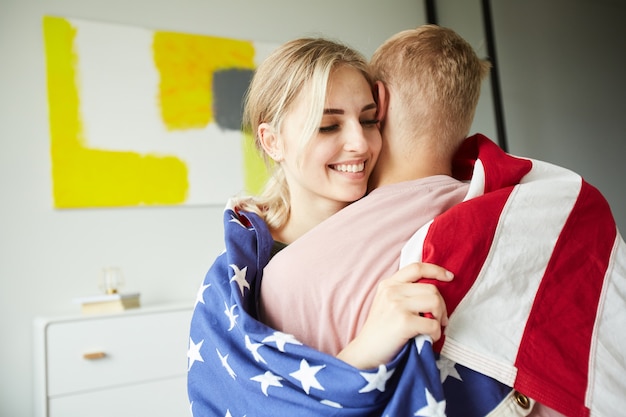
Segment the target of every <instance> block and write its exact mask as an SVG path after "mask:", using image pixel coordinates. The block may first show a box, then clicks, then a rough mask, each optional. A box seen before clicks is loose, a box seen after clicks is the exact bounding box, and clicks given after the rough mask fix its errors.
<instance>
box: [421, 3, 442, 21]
mask: <svg viewBox="0 0 626 417" xmlns="http://www.w3.org/2000/svg"><path fill="white" fill-rule="evenodd" d="M424 4H425V6H426V23H429V24H431V25H438V24H439V23H437V8H436V7H435V0H425V1H424Z"/></svg>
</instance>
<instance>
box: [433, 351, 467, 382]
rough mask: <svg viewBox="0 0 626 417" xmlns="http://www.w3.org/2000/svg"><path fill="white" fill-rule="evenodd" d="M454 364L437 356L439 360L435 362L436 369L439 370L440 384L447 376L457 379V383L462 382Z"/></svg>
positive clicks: (443, 357)
mask: <svg viewBox="0 0 626 417" xmlns="http://www.w3.org/2000/svg"><path fill="white" fill-rule="evenodd" d="M454 365H456V363H455V362H453V361H451V360H450V359H448V358H446V357H445V356H439V360H437V368H439V376H440V378H441V382H444V381H445V380H446V379H447V378H448V377H449V376H451V377H453V378H456V379H458V380H459V381H463V378H461V375H460V374H459V371H457V369H456V367H455V366H454Z"/></svg>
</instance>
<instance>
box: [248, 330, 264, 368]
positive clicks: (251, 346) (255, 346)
mask: <svg viewBox="0 0 626 417" xmlns="http://www.w3.org/2000/svg"><path fill="white" fill-rule="evenodd" d="M244 339H245V341H246V349H248V350H249V351H250V353H252V357H253V358H254V360H255V361H257V362H261V363H267V362H265V359H263V356H261V354H260V353H259V348H260V347H261V346H263V344H262V343H252V341H251V340H250V336H248V335H246V336H245V338H244Z"/></svg>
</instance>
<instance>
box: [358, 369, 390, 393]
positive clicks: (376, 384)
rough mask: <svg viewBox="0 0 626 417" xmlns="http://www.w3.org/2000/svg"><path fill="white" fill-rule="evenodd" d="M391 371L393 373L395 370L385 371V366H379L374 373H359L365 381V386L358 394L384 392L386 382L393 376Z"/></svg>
mask: <svg viewBox="0 0 626 417" xmlns="http://www.w3.org/2000/svg"><path fill="white" fill-rule="evenodd" d="M393 371H395V369H392V370H391V371H387V367H386V366H385V365H379V366H378V371H377V372H376V373H369V372H359V373H360V374H361V376H362V377H363V378H365V380H366V381H367V385H366V386H364V387H363V388H361V389H360V390H359V393H364V392H370V391H374V390H375V389H377V390H378V391H380V392H385V384H386V383H387V380H389V378H391V375H393Z"/></svg>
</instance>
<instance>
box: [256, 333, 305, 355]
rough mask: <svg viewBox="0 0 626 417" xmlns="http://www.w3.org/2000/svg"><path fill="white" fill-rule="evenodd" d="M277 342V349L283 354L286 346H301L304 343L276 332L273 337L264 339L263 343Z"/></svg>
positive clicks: (291, 336) (288, 335)
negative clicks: (287, 344)
mask: <svg viewBox="0 0 626 417" xmlns="http://www.w3.org/2000/svg"><path fill="white" fill-rule="evenodd" d="M269 342H275V343H276V347H277V348H278V350H280V351H281V352H284V351H285V344H286V343H291V344H292V345H301V344H302V343H300V342H298V340H297V339H296V338H295V337H293V335H290V334H287V333H283V332H274V333H273V334H272V335H271V336H267V337H266V338H265V339H263V343H269Z"/></svg>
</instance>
